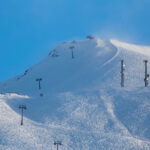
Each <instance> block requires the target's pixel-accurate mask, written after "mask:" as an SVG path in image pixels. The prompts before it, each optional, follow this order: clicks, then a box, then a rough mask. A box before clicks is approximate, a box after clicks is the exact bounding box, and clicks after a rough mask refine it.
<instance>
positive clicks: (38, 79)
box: [36, 78, 42, 90]
mask: <svg viewBox="0 0 150 150" xmlns="http://www.w3.org/2000/svg"><path fill="white" fill-rule="evenodd" d="M36 81H37V82H39V90H40V89H41V81H42V78H37V79H36Z"/></svg>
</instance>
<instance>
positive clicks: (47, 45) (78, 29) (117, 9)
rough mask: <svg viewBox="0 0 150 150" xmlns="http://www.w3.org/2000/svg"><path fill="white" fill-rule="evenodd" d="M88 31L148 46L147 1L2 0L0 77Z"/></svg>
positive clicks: (149, 14) (149, 20) (149, 12)
mask: <svg viewBox="0 0 150 150" xmlns="http://www.w3.org/2000/svg"><path fill="white" fill-rule="evenodd" d="M89 34H92V35H96V36H99V37H100V38H102V39H110V38H115V39H120V40H121V41H127V42H130V43H136V44H144V45H150V0H0V52H1V53H0V70H1V71H0V81H3V80H6V79H8V78H11V77H13V76H15V75H17V74H20V73H23V72H24V70H26V69H27V68H29V67H30V66H32V65H33V64H35V63H37V62H39V61H40V60H41V59H42V58H44V57H45V56H46V55H47V54H48V53H49V51H50V50H51V49H52V48H53V47H54V46H55V45H56V44H57V43H59V42H61V41H66V40H72V39H84V38H85V37H86V35H89Z"/></svg>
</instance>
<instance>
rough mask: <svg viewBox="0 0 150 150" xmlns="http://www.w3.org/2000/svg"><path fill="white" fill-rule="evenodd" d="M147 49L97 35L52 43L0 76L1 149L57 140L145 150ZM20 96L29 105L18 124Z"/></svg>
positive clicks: (148, 130)
mask: <svg viewBox="0 0 150 150" xmlns="http://www.w3.org/2000/svg"><path fill="white" fill-rule="evenodd" d="M142 49H143V51H141V50H142ZM148 53H149V47H144V46H143V47H141V46H136V45H132V44H127V43H123V42H119V41H116V40H110V41H103V40H100V39H96V38H95V39H90V40H83V41H69V42H64V43H61V44H59V45H57V46H56V47H55V48H54V49H53V50H52V51H51V52H50V53H49V55H48V56H47V57H46V58H45V59H44V60H42V61H41V62H39V63H38V64H36V65H34V66H33V67H31V68H29V69H28V70H26V71H25V73H24V74H22V75H19V76H17V77H15V78H13V79H10V80H8V81H5V82H3V83H1V84H0V91H1V94H0V114H1V116H0V131H1V134H0V139H1V140H0V149H2V150H20V149H22V150H30V149H33V150H43V149H44V150H49V149H55V148H56V147H55V145H54V141H62V143H63V145H61V149H62V150H68V149H69V150H85V149H86V150H91V149H92V150H99V149H104V150H105V149H106V150H107V149H108V150H109V149H112V150H120V149H121V150H137V149H140V150H149V149H150V127H149V123H150V117H149V114H150V103H149V99H150V94H149V89H150V88H149V87H144V77H145V70H144V69H145V68H144V63H143V60H145V59H147V60H149V59H150V55H149V54H148ZM122 59H123V60H124V63H125V70H124V75H125V86H124V87H121V86H120V82H121V73H120V72H121V62H120V60H122ZM148 66H149V63H148ZM148 72H149V70H148ZM20 104H23V105H25V106H26V107H27V109H26V110H25V112H24V115H25V116H24V126H21V127H20V110H19V109H18V106H19V105H20ZM20 139H21V140H20ZM14 143H15V144H14Z"/></svg>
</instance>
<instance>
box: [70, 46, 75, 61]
mask: <svg viewBox="0 0 150 150" xmlns="http://www.w3.org/2000/svg"><path fill="white" fill-rule="evenodd" d="M74 48H75V47H74V46H70V49H71V54H72V59H73V58H74V52H73V49H74Z"/></svg>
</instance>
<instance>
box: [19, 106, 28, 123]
mask: <svg viewBox="0 0 150 150" xmlns="http://www.w3.org/2000/svg"><path fill="white" fill-rule="evenodd" d="M19 109H21V126H22V125H23V111H24V110H26V109H27V107H26V106H25V105H19Z"/></svg>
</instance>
